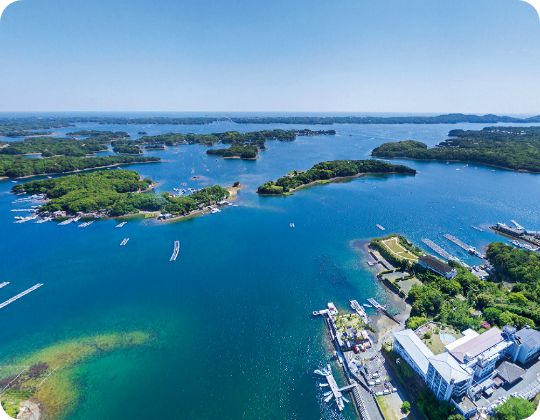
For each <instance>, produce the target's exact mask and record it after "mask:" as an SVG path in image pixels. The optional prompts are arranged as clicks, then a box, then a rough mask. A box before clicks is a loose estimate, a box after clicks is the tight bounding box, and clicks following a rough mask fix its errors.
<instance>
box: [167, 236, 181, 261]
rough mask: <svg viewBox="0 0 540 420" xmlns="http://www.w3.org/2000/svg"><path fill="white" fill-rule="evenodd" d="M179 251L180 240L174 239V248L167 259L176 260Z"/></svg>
mask: <svg viewBox="0 0 540 420" xmlns="http://www.w3.org/2000/svg"><path fill="white" fill-rule="evenodd" d="M179 252H180V241H174V250H173V253H172V255H171V259H170V260H169V261H176V258H177V257H178V253H179Z"/></svg>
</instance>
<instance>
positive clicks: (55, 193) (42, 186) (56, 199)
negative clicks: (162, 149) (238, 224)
mask: <svg viewBox="0 0 540 420" xmlns="http://www.w3.org/2000/svg"><path fill="white" fill-rule="evenodd" d="M156 185H157V184H155V183H154V181H153V180H152V179H150V178H145V179H141V177H140V175H139V173H138V172H136V171H129V170H126V169H118V170H115V171H95V172H91V173H85V174H76V175H67V176H64V177H59V178H50V179H43V180H39V181H29V182H27V183H24V184H17V185H14V186H13V187H12V191H13V192H14V193H17V194H43V196H44V197H45V199H46V201H45V204H43V205H42V206H41V207H40V208H39V209H38V212H37V214H38V215H40V216H41V217H52V218H66V217H76V216H80V217H99V218H101V217H118V216H127V215H129V216H133V215H138V214H148V213H156V212H160V213H166V214H169V215H170V217H171V218H178V217H185V216H190V215H192V214H193V213H194V212H195V211H197V210H201V211H203V209H204V208H208V206H213V205H218V203H220V202H221V201H223V200H225V199H227V198H228V197H229V196H230V195H231V194H233V195H234V196H235V197H236V194H237V192H238V191H239V190H240V189H241V188H243V186H240V185H239V183H235V185H234V186H232V187H229V189H225V188H222V187H221V186H219V185H214V186H212V187H206V188H202V189H200V190H198V191H195V190H193V191H194V192H193V193H192V194H190V195H187V196H180V197H177V196H175V195H172V194H170V193H168V192H163V193H161V194H155V193H152V194H149V193H147V192H148V191H150V190H152V189H154V188H155V186H156Z"/></svg>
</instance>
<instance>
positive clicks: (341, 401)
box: [313, 364, 356, 411]
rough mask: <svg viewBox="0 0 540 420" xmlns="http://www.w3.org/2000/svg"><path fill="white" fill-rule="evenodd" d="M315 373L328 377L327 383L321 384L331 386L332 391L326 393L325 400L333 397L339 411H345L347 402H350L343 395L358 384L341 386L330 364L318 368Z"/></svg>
mask: <svg viewBox="0 0 540 420" xmlns="http://www.w3.org/2000/svg"><path fill="white" fill-rule="evenodd" d="M313 373H315V374H316V375H320V376H323V377H324V378H325V379H326V382H327V383H326V384H320V385H322V386H328V387H330V391H327V392H325V393H324V397H325V398H324V401H325V402H330V400H331V399H332V398H334V399H335V400H336V405H337V408H338V410H339V411H343V409H344V408H345V403H346V402H349V400H348V399H347V398H345V397H344V396H343V394H342V393H343V392H345V391H351V390H352V389H353V388H354V387H355V386H356V384H351V385H347V386H344V387H342V388H340V387H339V386H338V384H337V382H336V378H334V375H333V374H332V367H331V366H330V364H328V365H327V366H326V369H316V370H315V371H314V372H313Z"/></svg>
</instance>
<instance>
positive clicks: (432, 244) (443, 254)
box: [422, 239, 458, 261]
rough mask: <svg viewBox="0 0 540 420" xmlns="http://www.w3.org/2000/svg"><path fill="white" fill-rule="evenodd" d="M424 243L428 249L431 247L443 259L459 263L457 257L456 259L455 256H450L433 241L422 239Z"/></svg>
mask: <svg viewBox="0 0 540 420" xmlns="http://www.w3.org/2000/svg"><path fill="white" fill-rule="evenodd" d="M422 242H423V243H424V244H426V245H427V246H428V247H430V248H431V249H432V250H433V251H435V252H436V253H437V254H439V255H440V256H441V257H443V258H445V259H447V260H448V261H457V260H458V259H457V258H456V257H454V256H453V255H451V254H449V253H448V252H446V251H445V250H444V249H442V248H441V247H440V246H439V245H437V244H436V243H435V242H433V241H432V240H431V239H422Z"/></svg>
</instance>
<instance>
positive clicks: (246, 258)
mask: <svg viewBox="0 0 540 420" xmlns="http://www.w3.org/2000/svg"><path fill="white" fill-rule="evenodd" d="M483 126H484V125H479V124H457V125H369V126H368V125H365V126H362V125H336V126H333V127H332V128H334V129H336V130H337V131H338V135H337V136H321V137H301V138H298V139H297V140H296V141H295V142H291V143H281V142H277V141H270V142H268V143H267V146H268V150H267V151H263V152H261V153H260V159H258V160H256V161H242V160H235V159H218V160H216V158H215V157H210V156H208V155H206V154H205V150H206V149H205V148H204V147H203V146H196V145H195V146H179V147H174V148H169V149H167V150H165V151H153V152H151V153H149V155H155V156H159V157H161V158H163V159H164V162H162V163H158V164H145V165H131V166H129V167H127V168H129V169H133V170H136V171H138V172H139V173H141V175H143V176H144V177H151V178H152V179H154V180H157V181H161V184H160V185H159V187H158V191H172V188H174V187H179V186H180V184H181V183H183V182H186V183H187V184H188V186H191V187H194V188H199V187H204V186H208V185H214V184H221V185H223V186H226V185H231V184H232V183H233V182H234V181H240V182H241V184H243V185H245V186H246V188H245V189H243V190H242V191H241V192H240V193H239V199H238V201H237V204H239V207H226V208H224V209H223V211H222V212H221V213H219V214H216V215H205V216H202V217H196V218H193V219H189V220H184V221H179V222H173V223H158V222H156V221H153V220H145V219H130V220H129V223H128V224H127V225H126V226H124V227H123V228H121V229H115V228H114V226H115V225H116V224H117V221H114V220H100V221H98V222H96V223H94V224H92V225H91V226H89V227H88V228H84V229H79V228H77V227H76V226H74V225H67V226H57V225H56V224H55V223H44V224H40V225H37V224H34V223H31V222H29V223H24V224H14V223H13V220H14V219H13V216H14V213H11V212H10V210H11V209H13V208H15V207H16V205H15V204H12V201H13V200H14V196H13V195H12V194H11V193H10V192H9V191H10V189H11V187H12V186H13V185H14V183H13V182H12V181H10V180H5V181H1V182H0V232H1V235H2V240H1V241H0V256H1V257H0V258H1V264H0V282H3V281H9V282H11V284H10V285H8V286H6V287H4V288H2V289H0V302H2V301H4V300H7V299H9V298H10V297H12V296H14V295H15V294H17V293H19V292H21V291H23V290H25V289H27V288H28V287H30V286H32V285H34V284H36V283H38V282H40V283H43V284H44V286H43V287H41V288H40V289H38V290H37V291H35V292H33V293H31V294H29V295H27V296H25V297H24V298H22V299H20V300H18V301H16V302H15V303H13V304H11V305H8V306H7V307H5V308H3V309H0V317H1V318H0V319H1V320H2V322H1V330H2V341H1V342H0V360H6V359H9V358H10V357H13V356H14V355H23V354H25V353H27V352H30V351H32V350H34V349H39V348H42V347H44V346H47V345H50V344H54V343H55V342H58V341H60V340H65V339H69V338H74V337H80V336H84V335H92V334H96V333H108V332H115V331H129V330H141V329H142V330H147V331H151V332H153V333H155V336H156V342H157V343H158V344H156V345H153V346H148V347H140V348H137V349H129V350H125V351H120V352H114V353H109V354H106V355H104V356H103V357H100V358H98V359H96V360H93V361H92V362H91V363H88V364H85V365H83V366H81V367H80V372H79V376H78V378H79V387H80V390H81V401H80V403H79V404H78V405H77V406H76V407H74V409H73V412H71V413H70V415H69V418H70V419H73V420H90V419H116V420H120V419H126V420H127V419H130V420H139V419H141V420H142V419H153V418H161V416H163V417H166V418H177V419H187V418H190V419H201V420H202V419H204V420H206V419H208V420H214V419H216V420H217V419H219V420H224V419H265V420H266V419H269V420H270V419H271V420H281V419H305V420H312V419H317V418H325V419H329V418H336V417H338V416H337V415H336V413H335V411H334V408H333V407H331V406H329V408H328V407H326V406H325V405H324V403H322V402H321V393H320V390H319V387H318V386H317V382H316V378H315V377H314V376H313V374H312V372H313V370H314V369H315V368H316V367H318V366H319V365H320V364H322V363H325V364H326V363H327V361H328V360H329V357H330V353H329V343H328V341H327V339H326V336H325V330H324V326H323V323H322V320H321V319H320V318H313V317H312V316H311V313H312V311H313V310H317V309H321V308H323V307H325V306H326V303H327V302H329V301H333V302H334V303H335V304H336V305H337V307H338V308H339V309H346V308H347V307H348V303H349V300H351V299H357V300H358V301H360V302H362V301H365V299H367V298H368V297H375V298H377V299H378V300H379V301H381V302H386V301H387V293H388V292H387V291H386V290H385V289H384V288H383V287H382V286H381V285H380V284H378V283H377V282H376V281H375V280H374V277H373V273H372V272H371V271H370V269H369V267H368V266H367V265H366V264H365V261H364V260H363V254H362V252H361V251H360V250H359V249H358V248H357V247H355V246H354V245H355V244H356V245H358V244H361V243H362V241H368V240H369V239H370V238H372V237H375V236H381V235H382V234H383V233H382V232H381V231H380V230H379V229H378V228H377V227H376V224H381V225H382V226H384V227H385V228H386V231H385V232H384V234H387V233H391V232H396V233H400V234H403V235H405V236H407V237H408V238H409V239H410V240H412V241H413V242H414V243H415V244H416V245H418V246H419V247H421V248H424V249H425V246H424V245H423V244H422V243H421V241H420V240H421V239H422V238H430V239H432V240H433V241H435V242H436V243H438V244H439V245H440V246H442V247H443V248H444V249H446V250H447V251H449V252H450V253H451V254H453V255H456V256H458V257H460V258H463V259H465V260H466V261H468V262H469V263H479V262H480V260H477V259H475V257H471V256H469V255H466V253H465V252H464V251H463V250H461V248H458V247H457V246H455V245H454V244H452V243H450V242H449V241H447V240H446V239H444V238H443V237H442V235H443V234H445V233H449V234H452V235H454V236H456V237H458V238H459V239H461V240H463V241H464V242H466V243H468V244H471V245H473V246H475V247H477V248H478V249H482V248H483V247H485V246H487V244H489V243H490V242H492V241H500V240H502V241H506V239H505V238H504V237H501V236H498V235H496V234H494V233H493V232H491V231H490V230H489V229H488V227H489V226H490V225H493V224H495V223H496V222H505V223H509V221H510V220H511V219H514V220H516V221H518V222H519V223H520V224H522V225H523V226H525V227H527V228H531V229H536V230H538V229H540V219H539V217H538V208H539V205H540V194H539V191H540V188H539V187H540V176H539V175H535V174H527V173H515V172H511V171H507V170H501V169H495V168H490V167H486V166H482V165H474V164H470V165H469V166H467V167H465V164H463V163H449V164H444V163H437V162H417V161H395V162H394V163H403V164H406V165H409V166H411V167H413V168H415V169H416V170H417V171H418V175H416V176H398V175H390V176H366V177H363V178H358V179H354V180H352V181H349V182H340V183H334V184H327V185H322V186H314V187H310V188H306V189H302V190H299V191H297V192H295V193H294V195H291V196H288V197H259V196H258V195H257V194H256V193H255V190H256V188H257V186H258V185H260V184H262V183H264V182H266V181H268V180H271V179H277V178H278V177H280V176H282V175H284V174H285V173H287V172H290V171H291V170H294V169H299V170H305V169H309V168H310V167H311V166H312V165H313V164H315V163H317V162H320V161H327V160H333V159H364V158H368V157H369V153H370V151H371V150H372V149H373V148H374V147H376V146H378V145H380V144H382V143H383V142H387V141H397V140H407V139H414V140H419V141H422V142H425V143H426V144H428V145H434V144H436V143H438V142H440V141H442V140H444V139H446V135H447V133H448V131H449V130H451V129H455V128H463V129H481V128H482V127H483ZM78 127H80V128H81V129H83V128H84V129H102V130H113V131H127V132H129V133H130V134H132V135H133V136H134V137H137V132H139V131H146V132H148V133H149V134H150V135H153V134H160V133H165V132H170V131H179V132H183V133H188V132H195V133H211V132H218V131H228V130H237V131H242V132H246V131H256V130H263V129H274V128H285V129H287V128H296V127H298V128H304V127H308V128H311V129H313V130H318V129H321V127H320V126H311V127H310V126H303V125H302V126H289V125H286V126H284V125H278V124H274V125H236V124H233V123H230V122H219V123H215V124H210V125H202V126H174V125H173V126H158V125H144V126H109V125H107V126H99V125H96V124H80V125H79V126H78ZM73 130H74V129H73V128H65V129H57V130H55V131H56V132H58V133H59V134H65V133H67V132H69V131H73ZM192 168H194V169H195V174H194V175H198V176H199V177H200V178H199V179H198V180H192V179H191V177H192V176H193V174H192V173H191V170H192ZM457 169H459V170H457ZM19 207H20V205H19ZM290 223H294V224H295V227H294V228H290V227H289V224H290ZM471 225H475V226H478V227H480V228H483V229H484V232H480V231H477V230H474V229H471V227H470V226H471ZM126 237H129V238H130V241H129V243H128V244H127V246H125V247H119V244H120V242H121V241H122V239H123V238H126ZM175 240H179V241H180V243H181V249H180V254H179V256H178V259H177V260H176V261H175V262H169V258H170V255H171V253H172V250H173V242H174V241H175ZM343 417H344V418H347V419H349V418H354V413H353V412H352V410H351V409H350V408H348V409H346V411H345V412H344V414H343Z"/></svg>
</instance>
